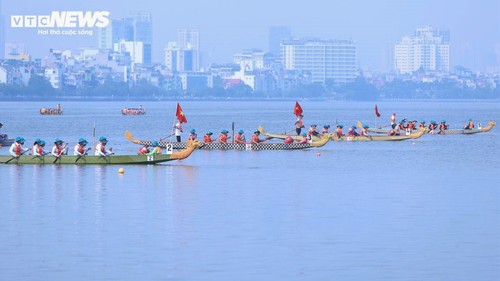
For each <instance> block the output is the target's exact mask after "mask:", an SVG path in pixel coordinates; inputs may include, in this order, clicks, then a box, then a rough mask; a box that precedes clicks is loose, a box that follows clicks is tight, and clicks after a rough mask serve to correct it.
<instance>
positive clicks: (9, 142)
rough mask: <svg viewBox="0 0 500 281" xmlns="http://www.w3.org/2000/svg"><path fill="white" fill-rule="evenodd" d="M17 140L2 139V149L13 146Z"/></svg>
mask: <svg viewBox="0 0 500 281" xmlns="http://www.w3.org/2000/svg"><path fill="white" fill-rule="evenodd" d="M14 141H15V139H2V140H0V148H2V147H4V146H8V145H12V144H13V143H14Z"/></svg>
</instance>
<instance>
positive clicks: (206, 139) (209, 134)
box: [203, 131, 214, 143]
mask: <svg viewBox="0 0 500 281" xmlns="http://www.w3.org/2000/svg"><path fill="white" fill-rule="evenodd" d="M212 135H213V133H212V132H210V131H208V132H207V133H206V134H205V135H204V136H203V142H204V143H213V142H214V141H213V140H212Z"/></svg>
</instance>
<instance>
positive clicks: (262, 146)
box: [125, 131, 330, 150]
mask: <svg viewBox="0 0 500 281" xmlns="http://www.w3.org/2000/svg"><path fill="white" fill-rule="evenodd" d="M125 137H126V138H127V139H128V140H129V141H131V142H132V143H135V144H139V145H147V146H152V143H153V141H152V140H136V139H134V137H133V136H132V133H130V132H129V131H126V132H125ZM329 140H330V138H329V137H324V138H318V139H317V140H316V141H313V142H311V143H302V144H301V143H291V144H286V143H258V144H250V143H241V144H240V143H201V144H200V146H199V149H201V150H296V149H306V148H313V147H321V146H324V145H325V144H326V143H327V142H328V141H329ZM158 145H159V146H160V147H161V148H166V149H167V150H169V149H183V148H185V147H186V143H185V142H166V141H161V140H160V141H159V142H158Z"/></svg>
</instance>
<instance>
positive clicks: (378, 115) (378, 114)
mask: <svg viewBox="0 0 500 281" xmlns="http://www.w3.org/2000/svg"><path fill="white" fill-rule="evenodd" d="M375 116H377V117H380V113H378V107H377V105H375Z"/></svg>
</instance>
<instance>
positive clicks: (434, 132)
mask: <svg viewBox="0 0 500 281" xmlns="http://www.w3.org/2000/svg"><path fill="white" fill-rule="evenodd" d="M496 124H497V123H496V122H494V121H491V122H488V125H487V126H486V127H478V128H477V129H449V130H444V131H440V130H439V129H435V130H431V131H429V129H427V130H426V132H427V133H428V134H431V135H458V134H465V135H470V134H477V133H484V132H488V131H490V130H491V129H492V128H493V127H494V126H495V125H496ZM368 131H369V132H372V133H377V134H388V133H389V130H387V129H381V128H378V129H376V128H373V129H372V128H369V129H368Z"/></svg>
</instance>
